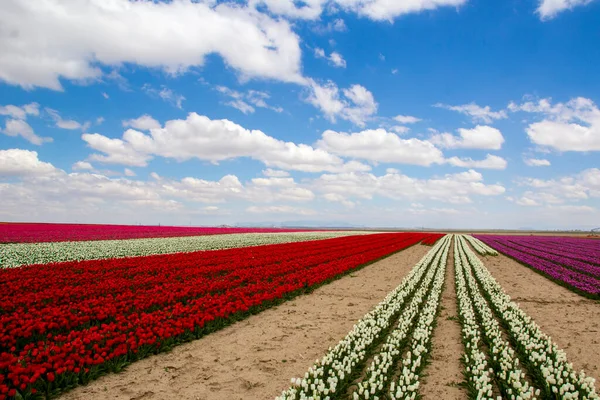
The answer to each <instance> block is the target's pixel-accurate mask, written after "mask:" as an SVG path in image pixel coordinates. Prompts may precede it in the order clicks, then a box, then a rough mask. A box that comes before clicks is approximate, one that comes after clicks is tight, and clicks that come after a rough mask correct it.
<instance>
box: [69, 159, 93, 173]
mask: <svg viewBox="0 0 600 400" xmlns="http://www.w3.org/2000/svg"><path fill="white" fill-rule="evenodd" d="M71 169H72V170H73V171H83V170H93V169H94V167H93V166H92V164H90V163H89V162H87V161H77V162H76V163H75V164H73V165H72V166H71Z"/></svg>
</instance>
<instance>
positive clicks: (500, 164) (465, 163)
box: [446, 154, 507, 169]
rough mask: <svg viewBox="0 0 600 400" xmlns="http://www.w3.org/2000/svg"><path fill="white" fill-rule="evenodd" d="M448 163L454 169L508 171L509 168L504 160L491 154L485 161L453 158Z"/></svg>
mask: <svg viewBox="0 0 600 400" xmlns="http://www.w3.org/2000/svg"><path fill="white" fill-rule="evenodd" d="M446 162H448V164H450V165H452V166H454V167H462V168H483V169H506V166H507V162H506V160H505V159H504V158H502V157H498V156H494V155H491V154H488V155H487V156H486V157H485V159H483V160H473V159H472V158H464V157H463V158H459V157H451V158H449V159H447V160H446Z"/></svg>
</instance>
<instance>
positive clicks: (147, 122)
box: [123, 114, 160, 131]
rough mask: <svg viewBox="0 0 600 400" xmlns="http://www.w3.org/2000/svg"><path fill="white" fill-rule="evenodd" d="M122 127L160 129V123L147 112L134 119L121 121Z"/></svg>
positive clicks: (141, 129)
mask: <svg viewBox="0 0 600 400" xmlns="http://www.w3.org/2000/svg"><path fill="white" fill-rule="evenodd" d="M123 126H124V127H126V128H127V127H131V128H133V129H139V130H140V131H149V130H150V129H160V123H159V122H158V121H157V120H155V119H154V118H152V117H151V116H150V115H148V114H144V115H142V116H140V117H138V118H135V119H128V120H126V121H123Z"/></svg>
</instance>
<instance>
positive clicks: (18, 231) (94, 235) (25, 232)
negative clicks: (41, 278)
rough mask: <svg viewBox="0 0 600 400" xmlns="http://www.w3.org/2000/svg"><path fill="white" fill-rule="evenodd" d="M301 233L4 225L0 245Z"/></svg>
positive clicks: (161, 227)
mask: <svg viewBox="0 0 600 400" xmlns="http://www.w3.org/2000/svg"><path fill="white" fill-rule="evenodd" d="M301 231H303V230H302V229H279V228H212V227H207V228H193V227H183V226H143V225H139V226H137V225H91V224H35V223H6V224H0V243H41V242H67V241H69V242H75V241H80V240H114V239H140V238H162V237H178V236H200V235H223V234H228V233H268V232H301Z"/></svg>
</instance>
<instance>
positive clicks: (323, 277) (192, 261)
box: [0, 233, 441, 400]
mask: <svg viewBox="0 0 600 400" xmlns="http://www.w3.org/2000/svg"><path fill="white" fill-rule="evenodd" d="M439 236H441V235H438V237H439ZM429 237H430V235H429V234H421V233H414V234H413V233H389V234H373V235H363V236H348V237H342V238H334V239H327V240H319V241H310V242H298V243H288V244H278V245H266V246H259V247H248V248H236V249H228V250H217V251H210V252H194V253H181V254H171V255H160V256H148V257H136V258H124V259H116V260H96V261H82V262H67V263H58V264H51V265H31V266H24V267H21V268H14V269H4V270H0V286H2V288H3V291H2V293H0V400H3V399H5V398H7V397H9V398H12V397H15V396H16V397H19V398H21V397H23V398H25V399H28V398H44V397H51V396H53V395H55V394H57V393H58V392H60V391H63V390H66V389H68V388H70V387H73V386H75V385H78V384H82V383H86V382H88V381H89V380H91V379H95V378H96V377H97V376H99V375H101V374H103V373H106V372H109V371H119V370H121V369H122V368H123V367H124V366H126V365H127V364H129V363H131V362H132V361H135V360H137V359H140V358H143V357H145V356H147V355H149V354H152V353H157V352H161V351H164V350H166V349H169V348H171V347H172V346H173V345H176V344H177V343H181V342H184V341H189V340H193V339H195V338H198V337H201V336H203V335H205V334H207V333H209V332H211V331H213V330H216V329H219V328H221V327H223V326H225V325H227V324H228V323H230V322H232V321H234V320H236V319H239V318H242V317H243V316H245V315H248V314H250V313H256V312H259V311H260V310H261V309H264V308H265V307H268V306H270V305H272V304H275V303H277V302H280V301H282V300H283V299H286V298H289V297H291V296H293V295H296V294H298V293H302V292H305V291H308V290H311V288H313V287H315V286H316V285H319V284H322V283H324V282H326V281H328V280H331V279H334V278H335V277H337V276H339V275H340V274H343V273H346V272H348V271H351V270H353V269H355V268H357V267H359V266H361V265H365V264H366V263H369V262H372V261H374V260H377V259H379V258H381V257H384V256H387V255H389V254H391V253H393V252H396V251H399V250H402V249H404V248H407V247H409V246H411V245H414V244H416V243H418V242H420V241H421V240H423V239H427V238H429ZM23 288H27V292H23Z"/></svg>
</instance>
